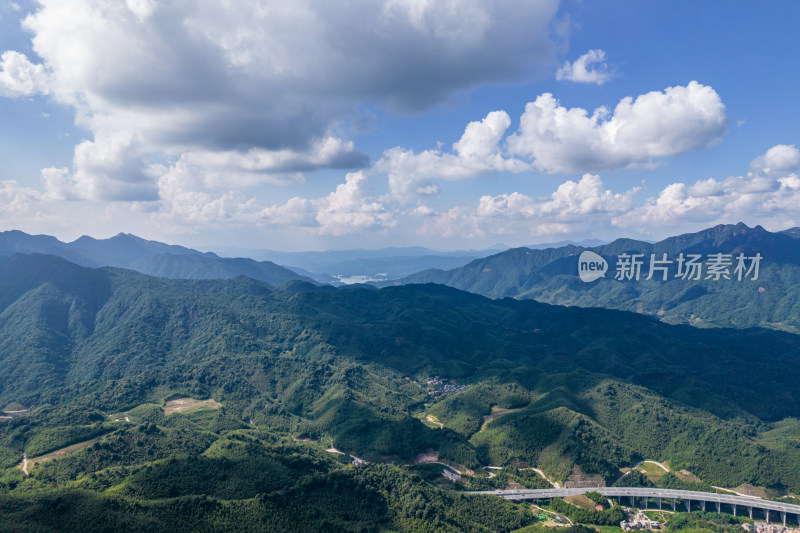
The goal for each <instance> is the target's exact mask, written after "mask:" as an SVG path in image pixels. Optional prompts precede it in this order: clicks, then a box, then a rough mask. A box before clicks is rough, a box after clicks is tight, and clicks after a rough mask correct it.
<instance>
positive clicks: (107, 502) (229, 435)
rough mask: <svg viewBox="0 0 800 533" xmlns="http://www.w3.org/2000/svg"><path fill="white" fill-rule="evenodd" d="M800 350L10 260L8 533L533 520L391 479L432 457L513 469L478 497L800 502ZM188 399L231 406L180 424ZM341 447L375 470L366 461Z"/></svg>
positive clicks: (485, 308) (1, 497) (5, 426)
mask: <svg viewBox="0 0 800 533" xmlns="http://www.w3.org/2000/svg"><path fill="white" fill-rule="evenodd" d="M798 355H800V338H798V336H795V335H792V334H789V333H783V332H777V331H769V330H722V329H712V330H702V329H697V328H690V327H686V326H670V325H667V324H663V323H660V322H657V321H655V320H652V319H651V318H648V317H645V316H638V315H634V314H630V313H624V312H619V311H609V310H602V309H581V308H561V307H555V306H550V305H547V304H542V303H539V302H535V301H530V300H525V301H518V300H512V299H505V300H489V299H486V298H483V297H481V296H477V295H474V294H469V293H465V292H461V291H458V290H455V289H452V288H447V287H443V286H435V285H422V286H403V287H391V288H386V289H382V290H375V289H365V288H346V289H338V290H337V289H333V288H330V287H316V286H314V285H310V284H307V283H301V282H298V283H294V284H290V285H286V286H284V287H282V288H281V289H276V288H275V287H272V286H269V285H266V284H264V283H261V282H257V281H254V280H252V279H248V278H244V277H239V278H235V279H232V280H227V281H211V280H205V281H197V280H195V281H189V280H166V279H156V278H150V277H147V276H143V275H140V274H137V273H134V272H131V271H125V270H119V269H111V268H109V269H99V270H94V269H88V268H83V267H79V266H77V265H74V264H71V263H68V262H66V261H64V260H61V259H58V258H55V257H52V256H40V255H16V256H14V257H10V258H0V406H9V405H10V406H13V407H14V409H12V408H11V407H5V409H6V410H8V411H24V412H15V413H13V414H12V415H9V416H10V417H11V418H10V419H2V420H0V467H2V468H5V470H3V471H2V473H0V514H1V515H2V517H3V518H2V519H3V520H5V522H4V523H2V524H0V530H5V529H12V530H13V529H22V530H24V529H37V528H40V529H41V530H48V529H50V530H59V529H61V530H65V529H66V530H69V529H71V528H72V529H74V528H73V526H74V524H88V525H91V526H92V527H91V528H90V529H97V530H103V528H104V527H108V528H118V529H120V528H127V529H131V530H154V531H158V530H159V528H161V529H164V528H166V527H167V525H169V524H170V523H171V522H175V521H177V520H179V519H180V521H181V523H182V524H186V526H185V527H186V530H208V529H214V528H217V529H218V530H225V529H226V528H227V529H231V530H232V529H236V528H237V527H238V528H240V529H247V528H248V527H251V528H254V529H258V528H261V529H264V530H270V528H272V529H273V530H276V531H277V530H281V529H282V528H283V527H285V526H286V525H287V524H292V525H293V526H294V529H299V530H303V528H306V529H310V530H313V529H319V530H353V531H358V530H364V531H372V530H380V529H382V528H383V529H388V530H399V531H426V530H431V531H432V530H452V531H461V530H466V531H495V530H509V529H512V528H514V527H520V526H523V525H526V524H529V523H530V522H531V521H532V515H531V514H530V512H529V511H526V510H525V509H524V508H523V507H518V506H515V505H512V504H510V503H507V502H502V501H500V500H499V499H496V498H482V497H478V499H467V498H476V496H474V495H472V496H466V495H459V494H458V493H456V492H443V491H442V490H440V489H438V488H436V487H434V486H433V485H432V484H428V483H425V482H424V481H423V478H422V477H420V476H417V475H415V474H413V473H411V470H413V469H409V468H401V467H396V466H384V465H382V464H374V463H389V464H391V463H393V464H396V465H406V464H411V463H413V462H414V461H415V458H416V457H417V456H418V455H419V454H423V453H428V454H438V455H437V459H438V460H440V461H443V462H446V463H448V464H451V465H453V466H454V467H455V468H458V469H459V470H461V471H462V472H466V470H467V469H474V470H477V469H478V468H479V467H481V466H486V465H493V466H502V467H504V468H503V470H502V471H498V472H499V473H498V475H497V476H495V477H493V478H492V479H489V478H488V475H482V474H480V473H478V474H476V475H475V476H474V477H473V476H465V480H467V481H469V480H470V478H472V480H473V481H474V483H475V484H474V486H471V487H470V488H480V486H483V485H482V484H485V486H486V487H491V488H504V485H505V484H507V483H511V482H516V483H520V484H522V485H524V486H528V487H547V486H548V482H547V481H546V480H545V479H543V478H542V477H541V476H539V475H538V474H535V473H534V472H533V471H532V470H529V468H531V467H537V468H541V469H542V470H543V471H544V472H545V474H546V475H547V476H548V477H549V478H550V479H551V480H555V481H560V482H564V481H565V480H568V479H573V478H575V477H580V476H595V479H597V480H599V481H603V480H605V481H606V482H607V483H610V482H612V481H614V480H615V479H616V478H617V477H619V468H620V467H623V466H630V465H631V464H632V463H635V462H636V461H638V460H640V459H645V458H647V459H657V460H661V461H669V462H670V466H671V467H672V468H673V470H680V469H687V470H690V471H691V472H693V473H695V474H697V475H698V476H699V477H700V478H701V479H702V480H703V481H704V484H703V487H705V486H708V484H714V485H720V486H727V487H735V486H738V485H740V484H742V483H751V484H754V485H759V486H766V487H770V488H771V489H772V490H774V491H776V493H782V492H783V491H785V490H792V491H798V490H800V446H798V442H800V422H798V421H797V419H796V417H797V416H798V414H800V397H799V396H798V395H797V385H796V384H797V383H800V367H799V366H798V365H797V364H796V361H797V358H798ZM749 375H763V376H769V379H763V380H753V379H747V376H749ZM435 376H439V379H433V378H434V377H435ZM429 381H430V384H428V382H429ZM176 395H178V396H186V397H189V398H194V399H198V400H205V399H208V398H213V399H214V400H215V402H216V403H215V404H214V405H215V407H207V408H202V409H197V410H192V411H189V412H177V413H174V414H166V412H165V410H164V407H165V402H166V401H167V400H168V399H170V398H175V397H176ZM17 408H21V409H17ZM25 408H27V410H26V409H25ZM304 440H305V441H309V442H301V441H304ZM70 445H76V446H77V448H76V449H75V450H72V451H71V452H70V453H66V454H64V456H53V457H48V458H47V459H49V460H45V459H42V460H41V461H42V462H41V463H40V464H37V465H29V466H31V468H32V470H31V476H30V477H25V475H24V474H23V473H22V471H21V470H19V469H16V468H14V466H15V465H17V464H18V463H20V461H21V460H22V458H23V454H27V456H28V458H37V457H39V456H40V455H43V454H49V453H50V452H54V451H58V450H61V449H63V448H64V447H66V446H70ZM330 446H334V447H336V448H338V449H339V450H341V451H343V452H345V453H346V454H352V455H354V456H356V457H359V458H361V459H366V460H367V461H369V462H370V463H373V464H368V465H362V466H360V467H353V466H350V465H349V462H350V458H349V457H348V456H347V455H339V454H335V453H326V452H324V449H325V448H328V447H330ZM629 477H631V481H633V480H634V478H633V477H632V476H629ZM430 481H434V479H433V478H431V479H430ZM658 483H659V485H664V486H676V485H674V484H677V483H683V484H684V485H683V486H682V487H680V488H684V487H685V486H686V482H683V481H681V480H680V479H678V478H677V477H675V476H670V475H665V476H663V477H662V478H661V479H660V480H659V481H658ZM690 488H699V486H695V485H691V487H690ZM55 509H61V510H63V512H58V513H55V512H54V511H53V510H55ZM612 511H613V510H609V511H603V512H609V513H610V512H612ZM603 516H606V515H603ZM98 517H99V518H98ZM609 520H610V518H609ZM265 524H266V525H265ZM311 524H314V525H315V526H312V525H311ZM320 524H323V525H322V526H320ZM87 527H88V526H87ZM181 527H183V526H181ZM171 529H174V528H171Z"/></svg>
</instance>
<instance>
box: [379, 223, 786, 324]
mask: <svg viewBox="0 0 800 533" xmlns="http://www.w3.org/2000/svg"><path fill="white" fill-rule="evenodd" d="M794 235H795V233H794V232H793V231H792V230H787V231H784V232H780V233H771V232H768V231H766V230H765V229H763V228H762V227H760V226H758V227H755V228H748V227H747V226H746V225H744V224H736V225H720V226H716V227H714V228H709V229H707V230H704V231H701V232H698V233H691V234H686V235H679V236H676V237H670V238H668V239H665V240H663V241H660V242H657V243H655V244H650V243H647V242H643V241H636V240H631V239H618V240H616V241H614V242H612V243H609V244H607V245H603V246H597V247H593V248H588V249H589V250H592V251H594V252H596V253H597V254H599V255H600V256H602V257H603V258H604V259H605V260H606V261H607V262H608V265H609V270H608V271H607V272H606V275H605V277H603V278H601V279H599V280H597V281H594V282H591V283H584V282H582V281H581V280H580V279H579V277H578V257H579V256H580V254H581V252H582V251H584V250H586V249H587V248H582V247H577V246H564V247H560V248H550V249H546V250H533V249H530V248H515V249H512V250H508V251H506V252H502V253H499V254H496V255H493V256H491V257H487V258H484V259H479V260H476V261H473V262H471V263H469V264H468V265H465V266H463V267H461V268H457V269H453V270H447V271H443V270H428V271H424V272H419V273H417V274H414V275H411V276H408V277H406V278H403V279H401V280H397V281H395V282H387V283H385V284H384V285H388V284H409V283H441V284H444V285H449V286H451V287H455V288H458V289H461V290H465V291H469V292H474V293H476V294H481V295H483V296H488V297H490V298H504V297H511V298H520V299H535V300H538V301H541V302H546V303H552V304H558V305H574V306H581V307H603V308H608V309H620V310H625V311H633V312H637V313H643V314H647V315H651V316H654V317H657V318H659V319H660V320H663V321H665V322H668V323H673V324H692V325H695V326H700V327H709V326H717V327H719V326H722V327H754V326H765V327H770V328H775V329H782V330H787V331H792V332H795V333H798V332H800V299H798V294H800V240H798V239H797V238H796V237H795V236H794ZM717 253H723V254H731V256H732V263H733V264H732V265H731V267H730V268H729V269H728V271H729V273H732V272H733V269H734V268H735V266H736V261H735V257H736V256H738V254H740V253H742V254H745V256H746V257H754V256H755V254H760V255H761V257H762V259H761V261H760V268H759V272H758V277H757V279H753V277H754V272H753V273H751V275H750V276H748V277H746V278H745V279H742V280H741V281H739V280H738V279H737V276H735V275H733V276H731V277H730V279H725V278H719V279H715V277H713V276H712V277H711V279H707V272H706V271H705V270H704V271H702V273H701V275H700V279H697V280H695V279H691V278H690V279H684V278H683V277H682V276H679V275H678V263H677V259H678V257H679V256H680V254H684V256H685V257H688V256H689V254H695V255H700V256H701V257H702V260H703V261H706V260H707V259H708V257H709V255H710V254H717ZM623 254H628V255H633V254H641V261H642V265H641V275H640V276H639V277H638V279H636V278H633V279H616V274H617V271H616V270H615V265H616V264H617V259H618V258H619V257H620V256H621V255H623ZM651 254H655V257H656V259H657V260H662V259H663V258H664V257H666V259H667V261H670V263H669V264H668V265H667V266H668V273H667V279H666V280H664V276H663V275H662V272H661V271H656V272H655V273H654V274H655V275H654V276H653V277H652V279H649V280H648V279H647V277H648V276H649V274H650V258H651ZM665 254H666V255H665ZM747 266H749V263H748V264H747Z"/></svg>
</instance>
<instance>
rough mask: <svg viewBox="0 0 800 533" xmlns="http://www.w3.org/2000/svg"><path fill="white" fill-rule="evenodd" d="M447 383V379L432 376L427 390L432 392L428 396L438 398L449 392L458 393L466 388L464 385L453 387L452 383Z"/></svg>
mask: <svg viewBox="0 0 800 533" xmlns="http://www.w3.org/2000/svg"><path fill="white" fill-rule="evenodd" d="M447 381H448V379H447V378H440V377H439V376H434V377H433V379H429V380H428V388H429V389H433V390H432V391H430V392H429V393H428V394H431V395H433V396H440V395H442V394H447V393H450V392H458V391H460V390H464V389H465V388H466V385H455V384H453V383H447Z"/></svg>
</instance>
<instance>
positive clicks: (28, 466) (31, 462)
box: [17, 435, 105, 476]
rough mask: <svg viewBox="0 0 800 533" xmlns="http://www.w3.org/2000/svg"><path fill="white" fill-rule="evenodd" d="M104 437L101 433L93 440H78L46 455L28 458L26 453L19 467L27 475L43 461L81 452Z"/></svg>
mask: <svg viewBox="0 0 800 533" xmlns="http://www.w3.org/2000/svg"><path fill="white" fill-rule="evenodd" d="M103 437H105V435H100V436H99V437H95V438H93V439H91V440H87V441H83V442H78V443H76V444H71V445H70V446H67V447H65V448H61V449H60V450H56V451H53V452H50V453H46V454H44V455H40V456H39V457H33V458H28V456H27V455H26V456H25V458H24V459H23V460H22V462H21V463H20V464H18V465H17V468H19V469H20V470H22V471H23V472H25V475H26V476H27V475H28V474H29V473H30V471H31V470H33V468H34V467H35V466H36V465H40V464H42V463H46V462H47V461H52V460H53V459H58V458H59V457H65V456H67V455H70V454H73V453H75V452H79V451H81V450H83V449H84V448H88V447H89V446H91V445H92V444H94V443H95V442H99V441H100V439H102V438H103Z"/></svg>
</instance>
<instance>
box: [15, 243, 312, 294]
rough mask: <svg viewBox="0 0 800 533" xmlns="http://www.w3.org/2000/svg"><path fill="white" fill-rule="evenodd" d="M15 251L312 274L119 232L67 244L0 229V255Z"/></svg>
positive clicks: (177, 269) (221, 274)
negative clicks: (110, 235) (112, 235)
mask: <svg viewBox="0 0 800 533" xmlns="http://www.w3.org/2000/svg"><path fill="white" fill-rule="evenodd" d="M16 253H26V254H30V253H37V254H48V255H55V256H58V257H61V258H64V259H66V260H68V261H71V262H73V263H75V264H78V265H81V266H86V267H92V268H97V267H104V266H112V267H120V268H129V269H131V270H136V271H137V272H141V273H142V274H149V275H151V276H158V277H162V278H171V279H229V278H233V277H236V276H240V275H244V276H247V277H250V278H253V279H257V280H259V281H264V282H266V283H269V284H271V285H279V284H281V283H286V282H287V281H292V280H302V281H312V280H311V279H310V278H308V277H306V276H303V275H301V274H298V273H296V272H293V271H292V270H289V269H287V268H284V267H281V266H278V265H276V264H275V263H272V262H270V261H254V260H253V259H246V258H236V259H230V258H223V257H219V256H218V255H216V254H214V253H211V252H199V251H197V250H193V249H191V248H186V247H184V246H176V245H171V244H164V243H161V242H157V241H148V240H145V239H142V238H139V237H137V236H136V235H131V234H130V233H120V234H119V235H116V236H114V237H111V238H110V239H94V238H92V237H88V236H83V237H81V238H79V239H77V240H75V241H73V242H69V243H65V242H62V241H60V240H58V239H56V238H55V237H51V236H48V235H28V234H27V233H23V232H22V231H4V232H0V256H10V255H14V254H16Z"/></svg>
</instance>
